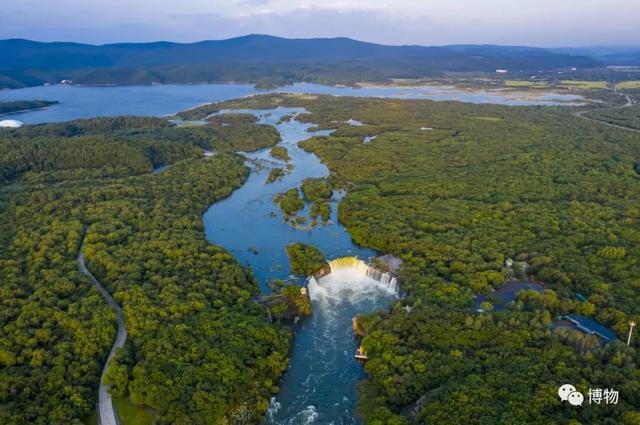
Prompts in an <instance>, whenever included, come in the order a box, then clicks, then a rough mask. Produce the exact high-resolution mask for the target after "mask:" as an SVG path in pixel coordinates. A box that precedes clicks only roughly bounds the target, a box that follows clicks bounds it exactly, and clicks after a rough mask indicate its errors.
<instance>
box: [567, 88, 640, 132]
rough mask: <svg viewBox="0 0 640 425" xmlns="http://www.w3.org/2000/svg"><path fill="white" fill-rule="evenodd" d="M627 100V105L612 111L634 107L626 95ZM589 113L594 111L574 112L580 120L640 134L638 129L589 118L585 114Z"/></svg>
mask: <svg viewBox="0 0 640 425" xmlns="http://www.w3.org/2000/svg"><path fill="white" fill-rule="evenodd" d="M624 96H625V97H626V98H627V103H626V104H624V105H622V106H617V107H614V108H610V109H624V108H628V107H630V106H633V102H632V101H631V98H630V97H629V95H627V94H625V95H624ZM589 112H593V111H592V110H586V111H577V112H574V113H573V115H575V116H576V117H578V118H582V119H583V120H587V121H591V122H596V123H599V124H602V125H606V126H608V127H613V128H617V129H620V130H626V131H633V132H635V133H640V130H638V129H637V128H633V127H625V126H623V125H618V124H613V123H610V122H607V121H602V120H598V119H595V118H590V117H588V116H586V115H585V114H588V113H589Z"/></svg>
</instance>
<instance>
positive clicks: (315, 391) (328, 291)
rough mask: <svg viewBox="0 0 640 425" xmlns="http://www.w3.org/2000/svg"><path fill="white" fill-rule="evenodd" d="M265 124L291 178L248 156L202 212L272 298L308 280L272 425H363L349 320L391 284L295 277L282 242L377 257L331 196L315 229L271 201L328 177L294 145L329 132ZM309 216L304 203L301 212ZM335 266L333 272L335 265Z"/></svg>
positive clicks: (354, 275)
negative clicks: (300, 225)
mask: <svg viewBox="0 0 640 425" xmlns="http://www.w3.org/2000/svg"><path fill="white" fill-rule="evenodd" d="M280 91H283V92H295V93H318V94H320V93H322V94H332V95H350V96H374V97H398V98H413V99H416V98H419V99H433V100H460V101H465V102H473V103H498V104H505V105H532V104H536V105H540V104H545V105H547V104H557V103H558V102H560V103H562V102H565V103H564V104H567V103H566V102H573V101H575V100H577V98H576V97H575V96H567V95H557V96H555V95H552V94H548V95H546V96H542V97H539V98H537V99H534V100H532V99H523V98H518V97H514V96H504V95H500V94H495V93H488V92H481V91H480V92H469V91H463V90H456V89H451V88H443V87H438V88H434V87H426V86H423V87H368V88H361V89H354V88H344V87H343V88H338V87H327V86H320V85H315V84H296V85H294V86H292V87H287V88H284V89H281V90H280ZM255 93H257V91H256V90H255V89H254V88H253V87H251V86H248V85H231V84H226V85H225V84H209V85H191V86H188V85H186V86H160V87H157V86H156V87H63V86H53V87H34V88H28V89H21V90H11V91H0V101H2V100H29V99H43V100H58V101H60V104H58V105H54V106H52V107H50V108H47V109H43V110H38V111H31V112H25V113H20V114H14V116H12V118H14V119H17V120H20V121H23V122H25V123H41V122H55V121H67V120H71V119H77V118H91V117H96V116H112V115H147V116H161V115H167V114H171V113H174V112H176V111H180V110H184V109H187V108H189V107H194V106H196V105H198V104H201V103H204V102H215V101H223V100H228V99H233V98H238V97H243V96H248V95H252V94H255ZM246 112H250V113H253V114H255V115H256V116H258V117H259V121H260V122H261V123H265V124H270V125H273V126H275V127H276V128H277V129H278V131H279V132H280V134H281V136H282V141H281V142H280V146H284V147H286V148H287V149H288V151H289V155H290V156H291V161H290V164H291V165H292V166H293V169H292V170H291V172H290V173H289V174H287V175H285V176H284V177H283V178H282V179H281V180H279V181H276V182H274V183H271V184H267V183H266V179H267V175H268V173H269V170H270V168H272V167H274V166H279V167H283V168H285V167H286V165H287V164H285V163H283V162H282V161H277V160H274V159H273V158H271V157H270V156H269V150H268V149H265V150H261V151H258V152H254V153H250V154H245V156H246V158H247V164H249V165H250V166H251V168H252V172H251V174H250V176H249V178H248V179H247V181H246V182H245V184H244V185H243V186H242V187H240V188H239V189H237V190H236V191H234V192H233V193H232V195H231V196H230V197H229V198H227V199H225V200H223V201H221V202H217V203H215V204H213V205H211V207H210V208H209V210H208V211H207V212H206V213H205V214H204V216H203V222H204V225H205V231H206V236H207V238H208V239H209V240H210V241H211V242H212V243H215V244H219V245H222V246H223V247H225V248H226V249H227V250H229V251H230V252H232V253H233V254H234V255H235V256H236V258H238V260H239V261H240V262H241V263H243V264H245V265H248V266H251V268H252V269H253V271H254V273H255V274H256V276H257V277H258V278H259V281H260V287H261V290H262V291H263V293H269V292H270V289H269V285H268V283H269V281H270V280H273V279H282V280H296V281H298V282H300V283H302V284H307V283H309V290H310V294H311V297H312V303H313V308H314V315H313V316H312V317H311V318H310V319H308V320H307V321H305V322H304V323H303V324H302V325H301V326H300V327H299V329H298V331H297V333H296V336H295V339H294V346H293V350H292V358H291V362H290V366H289V369H288V370H287V372H286V373H285V375H284V377H283V379H282V380H281V382H280V392H279V394H278V395H277V397H275V398H274V399H273V400H272V403H271V407H270V409H269V412H268V420H269V422H270V423H272V424H282V425H298V424H301V425H302V424H312V423H318V424H335V425H338V424H357V423H359V422H358V419H357V418H356V416H355V413H354V411H355V405H356V392H355V391H356V390H355V386H356V384H357V382H358V381H359V380H361V379H362V378H363V377H364V372H363V368H362V365H360V364H359V363H357V362H356V361H355V359H354V353H355V350H356V348H357V347H356V342H355V341H354V340H353V338H352V330H351V318H352V317H353V316H354V315H356V314H359V313H364V312H371V311H374V310H377V309H382V308H385V307H386V306H388V304H389V303H390V301H391V300H392V299H393V298H394V296H395V293H394V291H393V290H392V288H390V287H388V286H385V285H382V284H380V282H379V281H378V280H376V279H372V278H371V277H370V276H368V275H367V273H365V272H364V271H363V270H364V268H363V267H361V264H359V263H358V262H354V261H352V260H349V261H334V262H333V263H332V271H333V272H332V273H331V274H330V275H329V276H327V277H325V278H323V279H319V280H318V281H315V280H313V279H312V280H311V281H310V282H307V278H306V277H295V276H290V271H289V267H288V261H287V257H286V253H285V250H284V248H285V246H286V245H287V244H289V243H292V242H305V243H310V244H313V245H315V246H317V247H318V248H320V249H321V250H322V251H323V252H324V254H325V255H326V256H327V258H329V259H331V260H334V259H339V258H341V257H352V256H357V257H358V258H361V259H367V258H369V257H371V256H373V255H374V254H375V253H374V252H373V251H371V250H368V249H365V248H361V247H358V246H357V245H355V244H354V243H353V241H352V240H351V237H350V236H349V234H348V233H347V231H346V230H345V229H344V228H343V227H342V226H341V225H340V224H339V223H338V221H337V218H336V216H337V203H338V201H339V199H340V197H341V196H342V194H340V193H335V194H334V199H333V200H332V202H331V207H332V211H331V221H330V222H329V223H328V224H327V225H320V226H317V227H314V228H311V229H296V228H293V227H292V226H290V225H289V224H287V223H285V222H284V221H283V219H282V214H281V212H280V210H279V208H278V207H277V205H275V204H274V203H273V202H272V199H273V196H274V195H275V194H277V193H279V192H283V191H286V190H288V189H291V188H294V187H299V186H300V184H301V183H302V181H303V180H304V179H306V178H310V177H325V176H327V175H328V173H329V172H328V170H327V168H326V167H325V166H324V165H323V164H322V163H321V162H320V161H319V159H318V158H317V157H316V156H315V155H313V154H309V153H307V152H305V151H303V150H302V149H301V148H299V147H298V145H297V144H298V142H300V141H302V140H305V139H307V138H309V137H312V136H323V135H327V134H329V133H328V132H315V133H311V132H309V129H310V128H311V127H312V126H313V125H312V124H305V123H300V122H298V121H296V120H295V119H293V120H289V121H286V122H282V121H281V118H282V117H283V116H284V115H296V114H300V113H304V112H305V111H304V110H303V109H294V108H277V109H274V110H269V111H246ZM307 212H308V206H307V208H306V210H305V213H307ZM334 268H335V269H334Z"/></svg>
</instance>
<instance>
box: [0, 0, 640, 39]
mask: <svg viewBox="0 0 640 425" xmlns="http://www.w3.org/2000/svg"><path fill="white" fill-rule="evenodd" d="M2 3H3V4H2V6H0V38H13V37H21V38H30V39H35V40H43V41H51V40H65V41H67V40H68V41H81V42H89V43H108V42H121V41H152V40H173V41H183V42H189V41H197V40H203V39H221V38H228V37H233V36H238V35H243V34H248V33H262V34H272V35H278V36H283V37H302V38H309V37H335V36H347V37H352V38H356V39H360V40H366V41H373V42H379V43H386V44H423V45H434V44H455V43H465V44H466V43H468V44H482V43H491V44H518V45H536V46H593V45H640V1H638V0H352V1H335V2H334V1H331V0H328V1H324V2H321V1H305V0H228V1H218V0H146V1H143V0H18V1H13V0H4V1H3V2H2Z"/></svg>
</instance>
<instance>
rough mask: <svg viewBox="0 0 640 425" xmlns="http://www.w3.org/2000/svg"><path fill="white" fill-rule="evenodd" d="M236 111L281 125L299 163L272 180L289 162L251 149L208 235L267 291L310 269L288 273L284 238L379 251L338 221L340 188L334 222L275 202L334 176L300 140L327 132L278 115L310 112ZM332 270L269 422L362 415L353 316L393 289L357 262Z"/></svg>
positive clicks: (334, 254) (208, 222)
mask: <svg viewBox="0 0 640 425" xmlns="http://www.w3.org/2000/svg"><path fill="white" fill-rule="evenodd" d="M224 112H225V111H222V113H224ZM234 112H248V113H253V114H255V115H256V116H258V117H259V122H260V123H263V124H270V125H273V126H275V127H276V128H277V129H278V131H279V132H280V134H281V137H282V141H281V142H280V146H284V147H286V148H287V150H288V151H289V156H290V157H291V160H290V161H289V164H291V165H293V167H294V168H293V170H292V171H291V173H290V174H288V175H286V176H285V177H283V178H282V179H281V180H279V181H276V182H274V183H269V184H267V183H266V179H267V175H268V174H269V170H270V169H271V168H272V167H274V166H279V167H283V168H285V167H286V166H287V164H286V163H285V162H283V161H277V160H274V159H273V158H271V157H270V156H269V149H264V150H261V151H258V152H256V153H251V154H246V157H247V160H248V161H247V163H248V164H249V165H251V166H252V173H251V175H250V176H249V178H248V180H247V181H246V183H245V184H244V185H243V186H242V187H240V188H239V189H237V190H236V191H235V192H233V194H232V195H231V196H230V197H229V198H227V199H225V200H223V201H221V202H217V203H215V204H213V205H211V207H210V208H209V210H208V211H207V212H206V213H205V214H204V216H203V221H204V225H205V231H206V235H207V238H208V239H209V240H210V241H211V242H212V243H215V244H219V245H222V246H223V247H225V248H226V249H227V250H229V251H231V252H232V253H233V255H234V256H236V258H238V259H239V261H240V262H241V263H243V264H245V265H249V266H251V268H252V269H253V270H254V273H255V274H256V276H257V277H258V278H259V280H260V286H261V289H262V291H263V293H268V292H270V289H269V287H268V282H269V280H271V279H276V278H277V279H283V280H287V279H293V280H298V281H299V282H300V283H303V284H305V283H306V277H294V276H290V271H289V265H288V260H287V256H286V252H285V246H286V245H287V244H290V243H292V242H305V243H311V244H313V245H315V246H317V247H318V248H320V249H321V250H322V251H323V252H324V253H325V255H326V256H327V258H329V259H335V258H340V257H345V256H358V257H359V258H363V259H366V258H368V257H371V256H373V255H374V252H373V251H371V250H368V249H364V248H361V247H358V246H357V245H355V244H354V243H353V241H352V240H351V237H350V236H349V234H348V233H347V231H346V230H345V229H344V228H343V227H342V226H341V225H340V224H339V223H338V222H337V219H336V215H337V211H336V210H337V200H338V198H339V196H340V194H338V193H336V194H335V196H334V200H333V202H331V208H332V211H331V222H330V223H329V224H327V225H319V226H317V227H314V228H310V229H297V228H294V227H292V226H291V225H289V224H287V223H286V222H284V220H283V219H282V213H281V212H280V210H279V207H278V206H277V205H276V204H274V203H273V200H272V199H273V196H274V195H276V194H277V193H279V192H283V191H286V190H288V189H291V188H294V187H299V186H300V185H301V183H302V181H303V180H304V179H306V178H311V177H326V176H328V174H329V171H328V170H327V168H326V167H325V166H324V165H323V164H322V163H321V162H320V161H319V159H318V158H317V157H316V156H315V155H313V154H310V153H307V152H305V151H304V150H302V149H301V148H300V147H298V142H300V141H302V140H305V139H308V138H309V137H312V136H322V135H327V134H329V132H327V131H319V132H313V133H310V132H309V131H308V130H309V128H310V127H312V126H313V125H312V124H303V123H300V122H298V121H296V120H295V119H293V120H289V121H287V122H284V123H283V122H280V119H281V118H282V117H283V116H285V115H294V116H295V115H296V114H300V113H304V112H305V111H304V110H303V109H296V108H277V109H273V110H269V111H258V110H255V111H249V110H236V111H234ZM308 207H309V206H308V205H307V208H306V209H305V211H304V212H303V214H304V213H306V212H307V210H308ZM334 274H335V276H338V275H339V276H340V278H339V279H337V280H338V281H339V282H338V284H337V285H335V284H334V285H331V283H332V282H331V279H330V278H325V279H321V280H320V282H318V284H317V286H316V287H320V288H321V289H320V290H316V291H314V292H311V297H312V304H313V310H314V315H313V316H312V317H311V318H310V319H308V320H307V321H306V322H305V323H303V324H302V325H301V326H300V328H299V329H298V331H297V332H296V336H295V339H294V347H293V350H292V358H291V362H290V366H289V369H288V371H287V372H286V374H285V375H284V377H283V379H282V381H281V383H280V390H281V391H280V393H279V394H278V396H277V397H276V398H274V400H273V401H272V404H271V408H270V409H269V413H268V416H269V421H270V422H271V423H274V424H287V425H289V424H291V425H294V424H311V423H322V424H330V423H334V424H355V423H358V422H357V419H356V418H355V416H354V407H355V400H356V395H355V385H356V383H357V382H358V381H359V380H360V379H362V378H363V370H362V366H361V365H360V364H358V363H357V362H356V361H355V359H354V354H355V351H356V348H357V347H356V342H355V341H354V340H353V336H352V329H351V318H352V317H353V316H354V315H356V314H358V313H363V312H369V311H373V310H376V309H379V308H384V307H385V306H386V305H387V304H388V303H389V301H390V300H391V299H392V298H393V296H394V294H393V293H392V292H391V291H389V290H387V289H386V288H385V287H383V286H381V285H379V284H378V282H377V281H375V280H373V279H371V278H369V277H367V276H366V275H365V274H364V273H361V272H358V270H356V269H355V268H353V267H345V268H341V270H340V271H339V272H336V273H331V275H330V276H332V275H334ZM334 280H336V279H334Z"/></svg>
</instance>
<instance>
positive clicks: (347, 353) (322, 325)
mask: <svg viewBox="0 0 640 425" xmlns="http://www.w3.org/2000/svg"><path fill="white" fill-rule="evenodd" d="M325 273H326V274H325V275H323V276H320V275H318V276H317V277H310V278H309V283H308V289H309V296H310V297H311V301H312V304H313V316H311V317H310V318H309V319H308V320H307V321H305V322H304V323H303V324H302V326H301V328H300V329H299V330H298V332H297V333H296V337H295V339H294V349H293V356H292V358H291V364H290V367H289V370H288V371H287V373H286V374H285V376H284V377H283V380H282V382H281V389H282V391H281V392H280V393H279V394H278V395H277V396H276V397H275V398H274V399H273V400H272V402H271V406H270V408H269V412H268V414H267V422H268V423H269V424H277V425H311V424H323V425H329V424H333V425H358V424H359V423H360V422H359V420H358V418H357V417H356V416H355V414H354V411H355V405H356V400H357V395H356V385H357V383H358V382H359V381H361V380H362V379H363V378H364V370H363V367H362V365H361V364H360V363H358V362H357V361H356V360H355V358H354V354H355V351H356V348H357V345H358V343H357V341H356V340H354V338H353V331H352V321H351V319H352V318H353V317H354V316H356V315H358V314H366V313H371V312H373V311H376V310H380V309H385V308H387V307H388V305H389V303H390V302H391V300H393V299H394V298H397V297H398V284H397V281H396V278H395V277H394V276H392V275H391V274H389V273H383V272H380V271H378V270H376V269H374V268H372V267H370V266H368V265H367V264H366V263H365V262H364V261H362V260H360V259H358V258H356V257H344V258H339V259H336V260H333V261H330V262H329V264H328V267H327V268H326V270H325Z"/></svg>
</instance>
